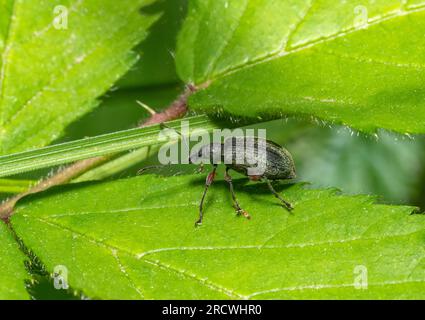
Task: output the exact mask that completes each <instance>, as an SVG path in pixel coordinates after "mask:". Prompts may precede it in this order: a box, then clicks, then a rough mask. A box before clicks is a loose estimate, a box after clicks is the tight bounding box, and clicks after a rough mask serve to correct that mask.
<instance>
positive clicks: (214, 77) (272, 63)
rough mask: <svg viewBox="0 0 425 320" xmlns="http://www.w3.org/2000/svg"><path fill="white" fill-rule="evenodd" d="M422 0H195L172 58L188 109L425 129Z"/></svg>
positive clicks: (362, 127) (360, 126) (424, 19)
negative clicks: (191, 88) (187, 94)
mask: <svg viewBox="0 0 425 320" xmlns="http://www.w3.org/2000/svg"><path fill="white" fill-rule="evenodd" d="M424 8H425V2H424V1H418V0H416V1H398V0H380V1H374V2H373V3H372V2H371V1H368V0H360V1H355V2H352V1H331V0H316V1H314V0H310V1H304V0H292V1H279V0H276V1H270V0H256V1H249V0H244V1H196V0H194V1H191V2H190V6H189V11H188V12H189V13H188V17H187V19H186V21H185V23H184V26H183V30H182V32H181V34H180V36H179V42H178V50H177V67H178V73H179V75H180V77H181V78H182V79H183V80H184V81H186V82H194V83H196V84H201V83H203V84H208V83H209V82H212V83H211V84H210V86H209V87H208V88H207V89H206V90H202V91H200V92H199V93H197V94H195V95H194V96H193V97H192V99H190V101H189V102H190V106H191V107H192V108H193V109H201V110H205V111H208V112H218V113H219V112H222V111H223V110H224V111H226V112H228V113H231V114H233V115H236V116H240V117H250V118H256V117H260V118H279V117H282V116H287V115H299V116H305V117H311V116H313V117H316V118H321V119H324V120H327V121H329V122H335V123H341V124H345V125H349V126H351V127H354V128H356V129H359V130H362V131H366V132H371V131H374V130H375V129H376V128H385V129H389V130H393V131H398V132H401V133H424V132H425V122H424V121H423V119H424V117H425V113H424V110H425V108H424V102H423V101H424V96H425V91H424V82H425V78H424V73H423V68H424V65H425V61H424V56H425V42H424V38H423V34H424V31H425V13H424Z"/></svg>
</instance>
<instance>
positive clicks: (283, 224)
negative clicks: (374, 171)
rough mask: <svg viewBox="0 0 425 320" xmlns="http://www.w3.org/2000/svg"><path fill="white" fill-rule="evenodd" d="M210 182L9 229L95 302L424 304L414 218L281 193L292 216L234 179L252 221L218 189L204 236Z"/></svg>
mask: <svg viewBox="0 0 425 320" xmlns="http://www.w3.org/2000/svg"><path fill="white" fill-rule="evenodd" d="M204 181H205V177H204V176H203V175H198V176H193V175H190V176H177V177H171V178H165V177H161V178H160V179H159V178H158V177H157V176H148V175H147V176H141V177H137V178H132V179H128V180H118V181H114V182H108V183H97V184H83V185H79V186H78V185H77V186H72V187H63V188H59V189H57V190H51V191H49V192H47V193H44V194H41V195H38V196H31V197H29V198H27V200H26V201H25V200H24V201H23V202H20V204H19V205H18V207H17V209H16V213H15V215H14V216H12V218H11V222H12V225H13V226H14V228H15V230H16V232H17V234H18V235H19V236H20V237H22V239H23V241H24V242H25V244H26V245H27V246H28V248H30V249H31V250H33V251H34V253H35V254H36V255H37V256H38V257H39V258H40V259H41V260H42V261H43V263H44V264H45V265H46V266H47V268H48V270H52V269H53V268H54V266H56V265H65V266H66V267H67V269H68V280H69V283H70V285H71V286H73V287H74V288H76V289H82V290H83V291H84V293H85V294H86V295H88V296H91V297H96V298H104V299H108V298H120V299H126V298H129V299H213V298H214V299H217V298H219V299H221V298H236V299H245V298H252V299H270V298H278V299H288V298H321V299H323V298H340V299H346V298H375V299H378V298H379V299H389V298H391V299H395V298H397V299H400V298H408V299H414V298H424V297H425V295H424V290H423V286H424V282H425V264H424V261H425V260H424V259H423V258H424V255H425V246H424V245H425V217H424V216H423V215H419V214H414V215H411V214H410V213H411V212H412V209H413V208H412V207H404V206H388V205H379V204H374V198H372V197H368V196H355V197H354V196H342V195H338V194H336V192H335V191H332V190H309V189H305V188H304V187H303V186H302V185H300V184H294V185H284V184H279V185H278V186H276V187H277V189H278V191H279V192H280V193H281V194H282V195H283V196H284V197H285V198H286V199H287V200H289V201H290V202H292V203H293V204H294V206H295V209H294V211H293V212H292V213H288V212H287V211H286V210H285V209H283V208H282V207H281V206H280V205H279V203H278V202H277V201H276V199H275V198H274V197H273V196H272V195H271V194H270V193H269V192H268V189H267V187H266V186H265V185H264V184H254V185H245V186H244V185H243V183H244V182H245V180H238V179H236V180H235V189H236V191H237V195H238V198H239V200H240V203H241V205H242V206H243V208H245V209H246V210H247V211H248V212H249V213H250V214H251V216H252V219H251V220H246V219H244V218H242V217H236V216H235V213H234V209H233V208H232V206H231V198H230V194H229V192H228V188H227V185H226V184H225V182H224V181H217V182H216V183H215V184H214V185H213V186H212V188H211V189H210V191H209V194H208V196H207V200H206V207H205V208H206V212H205V219H204V224H203V225H202V226H201V227H199V228H195V227H194V222H195V220H196V219H197V216H198V205H199V200H200V196H201V194H202V190H203V184H204ZM40 234H43V237H40ZM359 270H360V271H362V270H363V272H364V271H365V270H366V271H367V276H365V275H364V274H363V275H364V277H366V278H367V279H366V278H363V280H367V281H366V282H359V281H358V278H359V274H358V272H359ZM356 281H357V282H356ZM356 283H360V284H361V283H363V284H366V283H367V289H356V288H355V287H354V286H355V284H356Z"/></svg>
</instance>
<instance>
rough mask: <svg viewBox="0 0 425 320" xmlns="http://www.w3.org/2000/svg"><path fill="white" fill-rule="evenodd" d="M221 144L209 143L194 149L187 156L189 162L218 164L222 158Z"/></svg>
mask: <svg viewBox="0 0 425 320" xmlns="http://www.w3.org/2000/svg"><path fill="white" fill-rule="evenodd" d="M221 155H222V144H221V143H209V144H206V145H203V146H202V147H200V148H198V149H196V150H194V151H193V152H192V153H191V154H190V156H189V163H194V164H218V163H220V161H221V158H222V156H221Z"/></svg>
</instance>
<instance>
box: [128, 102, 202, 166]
mask: <svg viewBox="0 0 425 320" xmlns="http://www.w3.org/2000/svg"><path fill="white" fill-rule="evenodd" d="M136 102H137V104H138V105H139V106H141V107H142V108H143V109H145V110H146V111H147V112H149V114H150V115H151V116H153V115H155V114H157V112H156V111H155V110H154V109H152V108H151V107H149V106H148V105H147V104H145V103H143V102H142V101H140V100H136ZM159 125H160V126H162V127H164V128H167V129H170V130H173V131H175V132H176V133H177V134H178V135H179V136H180V137H181V140H182V142H183V143H184V145H185V147H186V148H187V150H190V147H189V143H188V142H187V141H186V136H184V135H183V134H182V133H181V132H180V131H178V130H177V129H175V128H171V127H170V126H168V125H167V124H165V123H164V122H161V123H159ZM158 167H160V166H148V167H145V168H142V169H140V170H139V171H138V172H137V173H138V174H142V173H143V172H144V171H145V170H149V169H152V168H158ZM202 171H203V166H201V167H200V168H199V172H202Z"/></svg>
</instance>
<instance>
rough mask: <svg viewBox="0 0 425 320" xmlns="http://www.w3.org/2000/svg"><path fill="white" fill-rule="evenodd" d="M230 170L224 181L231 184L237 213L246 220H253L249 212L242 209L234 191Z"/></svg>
mask: <svg viewBox="0 0 425 320" xmlns="http://www.w3.org/2000/svg"><path fill="white" fill-rule="evenodd" d="M229 170H230V168H229V167H227V168H226V173H225V174H224V180H226V181H227V183H228V184H229V188H230V193H231V194H232V199H233V206H234V208H235V209H236V212H237V213H238V215H243V216H244V217H245V218H247V219H251V216H250V215H249V214H248V212H246V211H245V210H243V209H242V208H241V206H240V205H239V202H238V200H237V199H236V195H235V190H234V189H233V182H232V177H231V176H230V175H229Z"/></svg>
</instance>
